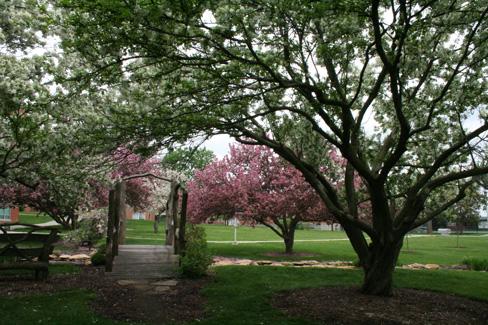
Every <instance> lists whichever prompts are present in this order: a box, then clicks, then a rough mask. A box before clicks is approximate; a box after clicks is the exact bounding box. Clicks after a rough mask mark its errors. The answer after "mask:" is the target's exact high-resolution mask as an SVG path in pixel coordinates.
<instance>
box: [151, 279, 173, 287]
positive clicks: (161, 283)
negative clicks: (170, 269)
mask: <svg viewBox="0 0 488 325" xmlns="http://www.w3.org/2000/svg"><path fill="white" fill-rule="evenodd" d="M151 284H152V285H155V286H165V287H174V286H175V285H177V284H178V281H176V280H166V281H157V282H153V283H151Z"/></svg>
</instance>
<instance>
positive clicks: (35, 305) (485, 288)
mask: <svg viewBox="0 0 488 325" xmlns="http://www.w3.org/2000/svg"><path fill="white" fill-rule="evenodd" d="M214 270H215V281H211V282H210V283H209V284H208V285H207V286H206V287H205V288H204V291H203V294H204V295H205V297H206V299H207V311H208V312H207V315H208V316H207V318H206V319H203V320H200V321H198V322H194V323H192V324H216V325H217V324H219V325H220V324H313V323H311V322H305V321H304V320H302V319H290V318H286V317H285V316H283V314H281V313H280V312H279V311H278V310H276V309H273V308H272V307H271V306H270V304H269V300H270V298H271V296H272V295H273V294H274V293H276V292H279V291H282V290H289V289H294V288H307V287H320V286H350V285H359V284H360V281H361V277H362V274H361V272H360V271H358V270H334V269H311V268H307V269H298V268H283V267H282V268H276V267H252V266H230V267H218V268H215V269H214ZM487 276H488V274H487V273H483V272H471V271H464V272H459V271H407V270H398V271H396V273H395V285H396V286H397V287H408V288H418V289H429V290H435V291H441V292H447V293H454V294H459V295H463V296H467V297H471V298H476V299H481V300H488V285H487V283H488V277H487ZM92 299H93V294H91V293H90V292H86V291H82V290H78V291H66V292H61V293H56V294H52V295H43V296H32V297H19V298H0V306H2V310H7V311H8V312H7V313H5V312H4V313H3V314H2V318H0V324H34V323H37V324H39V323H40V324H121V323H118V322H112V321H109V320H106V319H103V318H101V317H98V316H96V315H94V314H93V313H92V312H91V311H90V310H89V309H88V307H87V304H88V303H89V302H90V300H92ZM324 303H330V302H324ZM353 308H354V307H353Z"/></svg>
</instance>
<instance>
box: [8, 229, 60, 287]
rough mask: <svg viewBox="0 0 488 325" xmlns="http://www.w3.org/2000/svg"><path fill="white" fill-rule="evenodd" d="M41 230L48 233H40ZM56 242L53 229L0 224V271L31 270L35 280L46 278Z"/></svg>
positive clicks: (56, 236)
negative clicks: (33, 272)
mask: <svg viewBox="0 0 488 325" xmlns="http://www.w3.org/2000/svg"><path fill="white" fill-rule="evenodd" d="M14 226H21V227H22V228H19V227H14ZM42 230H43V231H45V230H48V231H49V233H42V232H40V231H42ZM58 240H59V235H58V229H56V228H53V227H39V226H36V225H31V224H25V223H3V224H0V271H1V270H13V269H24V270H33V271H35V278H36V280H39V279H45V278H47V276H48V273H49V271H48V267H49V255H50V254H51V253H52V252H53V249H54V246H53V244H54V243H55V242H56V241H58Z"/></svg>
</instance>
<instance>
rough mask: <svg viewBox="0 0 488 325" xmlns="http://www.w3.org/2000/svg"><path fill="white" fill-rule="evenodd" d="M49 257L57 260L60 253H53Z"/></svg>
mask: <svg viewBox="0 0 488 325" xmlns="http://www.w3.org/2000/svg"><path fill="white" fill-rule="evenodd" d="M49 259H50V260H57V259H58V255H55V254H51V255H49Z"/></svg>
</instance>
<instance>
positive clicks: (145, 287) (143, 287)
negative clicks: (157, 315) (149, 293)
mask: <svg viewBox="0 0 488 325" xmlns="http://www.w3.org/2000/svg"><path fill="white" fill-rule="evenodd" d="M134 289H136V290H145V291H146V290H151V289H152V287H151V286H150V285H147V284H136V285H134Z"/></svg>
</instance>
